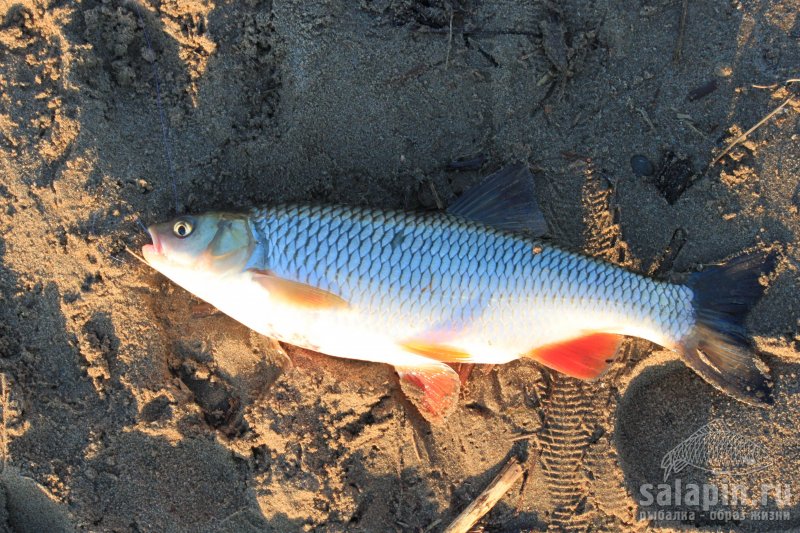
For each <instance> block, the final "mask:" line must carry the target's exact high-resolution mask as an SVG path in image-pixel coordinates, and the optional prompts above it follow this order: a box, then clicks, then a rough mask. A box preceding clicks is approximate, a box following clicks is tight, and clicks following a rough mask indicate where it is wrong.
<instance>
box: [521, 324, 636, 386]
mask: <svg viewBox="0 0 800 533" xmlns="http://www.w3.org/2000/svg"><path fill="white" fill-rule="evenodd" d="M622 339H623V336H622V335H614V334H611V333H591V334H589V335H584V336H582V337H577V338H574V339H570V340H567V341H563V342H558V343H553V344H547V345H544V346H539V347H538V348H535V349H534V350H533V351H531V352H530V353H529V354H528V357H531V358H533V359H535V360H536V361H538V362H540V363H541V364H543V365H545V366H546V367H549V368H552V369H553V370H557V371H558V372H561V373H562V374H566V375H568V376H572V377H574V378H580V379H589V380H591V379H597V378H598V377H600V376H601V375H602V374H603V372H605V371H606V369H607V368H608V366H609V365H610V364H611V362H612V361H613V360H614V356H615V354H616V353H617V350H618V349H619V345H620V343H621V342H622Z"/></svg>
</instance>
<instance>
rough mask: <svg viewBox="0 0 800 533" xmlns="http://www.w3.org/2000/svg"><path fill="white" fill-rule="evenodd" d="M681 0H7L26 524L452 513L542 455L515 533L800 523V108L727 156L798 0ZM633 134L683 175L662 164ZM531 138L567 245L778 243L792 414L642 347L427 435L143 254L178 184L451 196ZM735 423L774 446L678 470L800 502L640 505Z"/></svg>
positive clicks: (13, 400)
mask: <svg viewBox="0 0 800 533" xmlns="http://www.w3.org/2000/svg"><path fill="white" fill-rule="evenodd" d="M137 6H138V7H137ZM681 7H682V2H681V1H679V0H641V1H635V2H629V1H614V0H601V1H599V2H589V1H587V0H576V1H568V2H552V3H550V2H545V1H542V2H530V1H521V0H520V1H517V0H502V1H496V2H478V1H472V0H470V1H460V0H453V1H452V2H447V1H445V0H441V1H440V0H424V1H412V0H374V1H371V0H361V1H360V2H355V1H353V2H336V1H332V0H330V1H326V0H310V1H306V2H281V1H277V0H275V1H271V0H267V1H263V0H262V1H259V0H248V1H244V2H233V1H227V2H211V1H201V0H169V1H166V2H161V3H159V2H154V1H150V0H144V1H143V2H142V3H140V4H133V3H127V2H117V1H113V0H108V1H106V0H103V1H94V0H84V1H80V2H69V1H58V0H54V1H50V2H48V1H36V0H19V1H14V0H4V1H3V2H2V4H0V87H2V95H0V302H1V307H0V371H2V374H3V375H4V376H5V378H4V379H5V381H4V382H3V383H4V386H3V390H2V402H0V403H2V408H3V409H2V412H3V418H2V432H1V433H0V436H2V451H3V459H4V461H3V464H4V465H6V466H5V470H4V472H3V475H2V476H0V482H2V483H0V485H2V487H3V490H2V491H0V526H2V527H3V528H4V530H6V531H34V530H37V529H39V530H41V529H40V527H41V521H42V520H44V521H49V522H50V523H51V525H50V526H49V527H50V528H51V529H52V530H56V529H57V528H62V529H64V530H69V529H70V528H78V529H82V530H90V531H299V530H306V531H307V530H315V531H375V532H383V531H415V532H419V531H440V530H442V529H443V527H444V526H445V525H446V524H447V523H449V521H451V520H452V519H453V518H454V517H455V516H456V514H457V513H458V512H459V511H460V510H461V509H463V508H464V506H465V505H466V504H468V503H469V502H470V501H471V500H472V499H473V498H475V497H476V496H477V494H478V493H479V492H480V491H481V490H482V489H483V488H484V487H485V486H486V484H487V483H488V482H489V481H490V480H491V478H492V477H493V476H494V475H495V474H496V473H497V472H498V471H499V470H500V468H501V467H502V465H503V464H504V463H505V461H506V460H507V459H508V458H509V457H511V456H517V457H520V458H521V459H522V461H524V465H525V467H526V469H527V474H526V476H525V477H524V479H523V481H522V482H521V483H518V484H517V485H515V486H514V487H513V488H512V489H511V490H510V491H509V493H508V494H507V495H506V496H505V498H503V499H502V500H501V502H500V503H499V504H498V505H497V506H496V507H495V508H494V510H493V511H491V512H490V513H489V514H488V515H487V517H486V518H485V519H484V520H483V522H481V527H482V528H484V529H485V530H486V531H519V530H535V531H538V530H545V529H556V530H561V529H574V530H586V529H593V530H612V531H617V530H620V529H626V530H636V531H643V530H646V529H649V528H651V527H656V526H660V527H667V528H683V527H703V528H709V529H717V528H720V529H724V530H728V529H734V530H746V531H756V530H762V531H763V530H769V529H773V530H785V529H789V528H798V527H800V500H798V498H799V497H800V487H798V485H797V480H798V479H800V453H799V452H800V435H798V431H797V415H798V412H800V395H799V394H798V393H800V379H798V372H800V358H799V357H798V350H799V349H800V336H798V319H799V318H800V298H798V265H800V248H799V247H798V239H799V238H800V215H798V208H800V185H799V184H798V171H799V170H800V156H798V145H799V144H800V143H799V142H798V141H799V139H800V122H798V113H797V112H798V110H800V109H798V104H797V102H796V101H794V102H790V104H788V105H787V106H786V107H785V108H784V109H783V110H782V111H781V112H779V113H778V114H776V115H775V116H774V117H773V118H772V119H771V120H770V121H769V122H767V123H766V124H765V125H764V126H763V127H761V128H760V129H758V130H757V131H756V132H755V133H753V134H752V135H750V137H749V139H748V140H747V142H745V143H743V144H740V145H738V146H737V147H736V148H734V149H733V150H732V151H731V152H730V153H729V154H728V155H726V156H725V157H724V158H722V160H721V161H719V162H718V163H717V164H715V165H714V166H712V167H710V168H709V162H710V161H711V160H712V159H713V158H714V156H715V155H716V154H718V153H719V152H720V151H721V150H722V148H723V147H724V146H725V145H726V144H727V143H728V142H730V141H732V140H733V139H734V138H736V136H738V134H740V133H741V132H743V131H745V130H747V129H748V128H749V127H750V126H752V125H754V124H756V123H757V122H758V121H759V120H760V119H761V118H762V117H763V116H764V115H766V114H767V113H768V112H769V111H771V110H772V109H774V108H775V107H777V106H778V105H779V104H781V103H782V102H783V101H784V100H785V99H787V98H788V97H789V96H791V94H792V93H791V91H790V89H791V87H790V88H789V89H787V88H786V87H785V86H784V84H783V82H784V81H785V80H787V79H790V78H796V77H797V73H798V71H797V66H798V65H799V64H800V17H798V11H800V4H798V2H796V1H794V0H773V1H758V0H743V1H738V0H733V1H727V0H726V1H718V2H688V10H687V12H686V17H685V25H683V31H681V24H680V20H681V11H682V9H681ZM681 35H682V37H681ZM148 40H149V41H150V45H148ZM712 82H713V86H712V85H708V84H709V83H712ZM712 89H713V90H712ZM158 94H160V103H161V109H162V110H163V117H161V116H160V112H159V105H158V104H159V98H158V97H157V95H158ZM162 118H163V123H164V124H165V125H168V133H166V134H165V130H164V128H162ZM165 138H166V142H165ZM165 147H167V148H168V152H169V153H166V151H165ZM636 154H641V155H644V156H646V157H648V158H649V159H650V161H651V162H652V163H653V166H654V171H655V173H656V174H657V175H660V176H661V178H656V177H653V178H647V177H642V176H638V175H636V174H635V173H634V172H633V171H632V168H631V164H630V159H631V157H632V156H633V155H636ZM669 154H674V155H672V156H670V155H669ZM516 160H524V161H527V162H528V163H529V164H530V166H531V168H532V169H533V170H534V171H535V175H536V185H537V188H538V189H539V191H540V193H541V196H542V204H543V207H544V209H545V211H546V214H547V216H548V218H549V221H550V224H551V226H552V228H553V236H554V239H555V240H556V241H557V242H560V243H561V244H563V245H566V246H573V247H581V248H584V249H585V250H586V251H587V252H589V253H594V254H600V255H604V256H606V257H609V258H611V259H612V260H614V261H617V262H619V263H622V264H624V265H625V266H628V267H630V268H633V269H637V270H639V271H642V272H645V271H648V269H649V268H650V265H651V264H652V263H653V261H654V259H655V258H657V257H659V256H661V255H662V253H663V251H664V249H665V248H666V247H668V245H669V243H670V240H671V238H672V237H673V234H674V233H675V231H676V230H678V229H681V230H683V232H684V235H685V244H684V245H683V247H682V248H680V247H679V246H677V245H675V246H673V249H675V250H678V249H679V253H678V254H677V256H675V257H674V261H672V260H668V261H667V264H666V265H665V269H666V270H670V271H674V272H681V271H687V270H691V269H693V268H697V267H699V266H700V265H703V264H707V263H710V262H714V261H717V260H720V259H723V258H725V257H728V256H730V255H732V254H735V253H738V252H740V251H742V250H748V249H764V248H767V247H771V246H774V247H776V248H778V249H779V250H781V254H782V261H781V263H780V265H779V267H778V270H777V272H776V274H775V275H774V276H772V278H771V279H770V280H769V284H770V288H769V291H768V293H767V296H766V297H765V299H764V300H763V301H762V303H761V304H760V305H759V306H758V307H757V309H756V311H755V312H754V313H753V315H752V319H751V320H750V325H751V329H752V331H753V334H754V336H755V339H756V342H757V345H758V347H759V349H760V351H761V352H762V353H763V354H764V360H765V361H766V362H767V364H768V365H769V366H770V367H771V368H772V371H773V374H774V377H775V397H776V402H775V405H774V407H772V408H770V409H759V408H755V407H748V406H745V405H742V404H740V403H737V402H736V401H733V400H731V399H729V398H727V397H726V396H724V395H722V394H720V393H718V392H717V391H716V390H714V389H712V388H711V387H709V386H707V385H706V384H705V383H704V382H703V381H702V380H700V379H699V378H697V377H696V376H695V375H694V373H693V372H691V371H690V370H687V369H686V368H685V367H684V366H683V364H682V363H680V362H678V361H677V359H676V357H675V356H674V355H673V354H670V353H666V352H664V351H660V350H658V348H656V347H653V346H651V345H649V344H647V343H644V342H631V343H629V344H628V345H626V348H625V350H624V357H623V360H622V361H620V362H619V363H616V364H615V366H614V367H613V369H612V371H611V372H610V373H609V375H608V376H606V377H605V378H604V379H603V380H602V381H600V382H598V383H594V384H587V383H581V382H578V381H575V380H572V379H568V378H565V377H563V376H560V375H557V374H555V373H552V372H548V371H546V370H543V369H542V368H540V367H538V366H536V365H535V364H534V363H532V362H517V363H512V364H509V365H506V366H504V367H502V368H494V369H491V370H486V369H481V368H476V369H475V371H474V372H473V373H472V376H471V377H470V379H469V381H468V383H467V386H466V388H465V390H464V392H463V394H462V396H463V397H462V398H461V402H460V406H459V408H458V410H457V412H456V413H455V415H454V416H452V418H451V419H450V420H449V421H448V422H447V424H445V425H442V426H436V427H431V426H429V425H428V424H427V423H425V422H424V421H423V420H422V419H420V417H419V416H418V415H417V414H416V413H415V412H414V411H413V409H412V408H411V407H410V406H409V405H408V403H407V402H406V400H404V399H403V398H402V396H401V394H400V392H399V387H398V383H397V380H396V377H395V375H394V374H393V372H392V371H391V369H390V368H388V367H384V366H380V365H375V364H366V363H359V362H353V361H346V360H334V359H332V358H326V357H324V356H321V355H318V354H313V353H308V352H302V351H299V350H297V349H291V348H290V347H287V351H288V353H289V355H290V357H291V359H292V360H293V365H292V366H290V367H285V365H284V363H283V360H282V359H281V357H280V354H279V353H278V352H277V351H276V350H275V348H274V347H273V346H272V345H271V343H270V342H269V341H268V340H267V339H264V338H261V337H259V336H257V335H255V334H254V333H251V332H249V331H248V330H246V329H245V328H244V327H242V326H240V325H238V324H237V323H235V322H234V321H232V320H231V319H229V318H227V317H225V316H221V315H219V314H218V313H214V311H213V310H212V309H209V308H208V307H207V306H204V305H202V304H201V302H199V301H197V300H196V299H194V298H193V297H192V296H190V295H189V294H187V293H186V292H184V291H183V290H180V289H179V288H177V287H175V286H174V285H172V284H171V283H168V282H167V281H166V280H165V279H164V278H163V277H161V276H160V275H158V274H156V273H155V272H153V271H152V270H150V269H148V268H147V267H146V266H144V265H141V264H139V263H138V262H136V261H135V260H134V259H133V258H132V257H131V256H130V255H129V254H127V253H126V252H125V246H130V247H136V246H139V245H141V244H143V243H144V242H145V240H146V238H145V235H144V233H143V231H142V230H141V228H140V226H139V224H138V223H137V221H142V222H144V223H145V224H149V223H153V222H158V221H161V220H164V219H168V218H171V217H172V216H174V214H175V212H176V210H178V211H180V212H183V211H203V210H208V209H223V208H224V209H231V208H246V207H250V206H252V205H257V204H262V203H270V202H278V201H285V200H303V201H335V202H349V203H355V204H363V205H371V206H376V207H401V208H407V209H427V208H435V207H436V203H437V197H436V196H438V199H439V200H440V201H441V202H443V203H444V204H447V203H449V202H450V201H452V199H453V198H455V197H456V196H457V195H458V194H460V193H461V192H462V191H463V190H464V189H465V188H467V187H468V186H469V185H471V184H473V183H475V182H477V181H478V180H479V179H480V177H481V176H482V175H486V174H488V173H490V172H492V171H494V170H496V169H498V168H500V167H501V166H502V165H504V164H506V163H509V162H512V161H516ZM453 162H456V164H453ZM681 180H684V181H685V183H686V184H687V185H688V188H687V189H686V191H685V192H683V194H681V195H679V197H678V198H675V201H674V203H669V202H668V201H666V196H669V194H677V193H676V189H675V187H676V184H677V183H680V182H681ZM657 183H664V184H666V185H665V186H664V187H662V189H664V190H663V191H660V190H659V188H658V187H657V186H656V185H657ZM433 191H435V192H436V196H435V195H434V192H433ZM663 192H666V193H667V194H666V196H665V194H663ZM678 192H679V191H678ZM679 233H680V232H679ZM678 240H680V239H678ZM673 244H675V243H673ZM678 244H680V243H679V242H678ZM666 267H669V268H666ZM665 269H662V272H663V271H664V270H665ZM708 423H713V424H717V425H718V424H722V426H721V427H725V428H727V429H726V430H725V432H727V433H725V432H723V433H725V434H726V435H728V436H730V435H737V436H739V437H741V439H742V440H741V442H740V443H739V445H738V446H739V448H735V449H734V451H735V452H736V453H739V454H740V455H741V454H742V453H744V452H742V443H745V444H746V446H745V448H747V449H756V448H758V449H762V448H761V447H763V449H765V450H766V454H767V456H768V458H766V459H765V458H764V457H759V458H758V461H759V464H763V465H764V466H765V468H762V469H761V470H759V471H757V472H749V471H748V472H741V471H736V472H733V473H731V474H724V475H723V474H718V473H714V472H709V471H706V470H702V469H701V468H696V467H694V466H687V467H686V468H685V469H684V470H683V471H681V472H679V473H676V474H673V476H672V477H671V478H670V479H669V481H668V483H671V484H673V485H671V486H674V483H675V480H676V478H679V479H680V481H681V482H682V483H683V484H684V486H685V485H686V484H689V483H701V484H702V483H704V484H707V485H708V484H713V485H715V486H720V485H722V484H726V483H738V484H742V485H744V486H746V487H748V488H749V490H753V491H755V490H757V487H761V486H762V485H763V484H772V485H774V486H776V487H779V488H783V487H787V486H788V488H789V491H790V496H789V497H786V493H785V491H784V493H783V495H782V497H781V495H779V494H777V493H775V492H774V491H773V492H769V491H768V492H769V494H768V497H767V498H765V499H764V500H763V501H761V499H760V498H755V497H754V498H751V500H750V501H747V502H744V503H743V504H741V505H738V506H731V505H729V506H725V505H713V506H712V508H711V510H714V509H716V510H729V511H730V510H738V511H741V510H745V511H752V510H760V511H778V512H779V514H778V518H779V520H776V519H774V518H775V516H773V519H772V520H769V519H767V520H762V519H753V518H752V516H748V517H745V518H744V519H743V520H742V519H733V520H731V519H730V517H729V519H728V520H727V521H726V520H722V521H720V520H719V519H718V518H715V517H714V516H713V515H712V514H711V513H710V511H708V512H703V510H702V509H701V508H699V506H698V505H693V504H691V503H686V502H684V503H683V504H681V505H677V504H675V502H674V501H673V502H672V503H671V504H670V505H662V504H652V505H650V506H648V505H647V504H646V503H643V496H642V487H643V486H644V485H647V484H658V483H661V482H662V481H663V476H664V471H663V470H662V468H661V461H662V457H663V456H664V455H665V454H666V453H667V452H668V451H669V450H671V449H673V448H674V447H675V446H677V445H679V444H680V443H681V442H682V441H683V440H684V439H686V438H688V437H689V436H691V435H692V434H693V433H695V431H697V430H698V429H700V428H701V427H703V426H704V425H706V424H708ZM715 427H717V426H715ZM712 440H713V439H712ZM718 440H719V439H718ZM720 442H721V441H720ZM720 442H716V441H714V442H711V441H708V442H706V441H703V446H704V449H707V450H711V451H709V452H708V454H711V452H712V451H713V450H714V449H715V447H717V448H718V447H720V446H723V444H724V443H720ZM737 450H738V451H737ZM736 453H734V455H736ZM706 459H707V457H706ZM695 462H697V461H695ZM704 464H705V466H706V467H708V464H706V463H702V461H700V464H699V465H695V466H701V467H702V466H703V465H704ZM34 493H35V494H34ZM648 510H650V511H658V510H662V511H663V510H692V511H696V513H695V514H693V515H692V516H691V517H678V519H677V520H668V519H666V518H665V517H664V516H662V517H661V518H658V517H656V518H651V519H647V518H645V519H642V518H641V516H640V513H641V512H642V511H648ZM784 513H786V514H784ZM734 518H735V517H734Z"/></svg>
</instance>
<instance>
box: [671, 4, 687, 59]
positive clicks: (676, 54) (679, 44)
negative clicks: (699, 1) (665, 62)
mask: <svg viewBox="0 0 800 533" xmlns="http://www.w3.org/2000/svg"><path fill="white" fill-rule="evenodd" d="M688 14H689V0H683V3H682V4H681V19H680V22H679V25H678V40H677V41H676V42H675V50H674V51H673V52H672V61H673V62H675V63H677V62H678V61H680V60H681V55H682V54H683V38H684V36H685V35H686V17H687V15H688Z"/></svg>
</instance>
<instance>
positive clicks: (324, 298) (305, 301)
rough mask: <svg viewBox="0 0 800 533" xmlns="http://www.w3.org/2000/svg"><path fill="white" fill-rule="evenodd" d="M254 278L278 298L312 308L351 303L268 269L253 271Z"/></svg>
mask: <svg viewBox="0 0 800 533" xmlns="http://www.w3.org/2000/svg"><path fill="white" fill-rule="evenodd" d="M253 280H254V281H256V282H257V283H259V284H260V285H261V286H262V287H264V288H265V289H267V291H269V293H270V295H271V296H272V297H274V298H276V299H278V300H282V301H284V302H286V303H289V304H292V305H296V306H298V307H304V308H312V309H336V308H342V309H344V308H347V307H349V306H350V304H348V303H347V301H346V300H344V299H342V298H341V297H340V296H337V295H335V294H333V293H332V292H328V291H325V290H322V289H320V288H317V287H314V286H312V285H306V284H305V283H301V282H299V281H292V280H289V279H285V278H281V277H278V276H276V275H275V274H273V273H272V272H269V271H266V270H257V271H255V270H254V271H253Z"/></svg>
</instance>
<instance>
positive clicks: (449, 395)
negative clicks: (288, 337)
mask: <svg viewBox="0 0 800 533" xmlns="http://www.w3.org/2000/svg"><path fill="white" fill-rule="evenodd" d="M395 369H396V370H397V374H398V375H399V376H400V388H401V389H402V390H403V393H405V395H406V397H407V398H408V399H409V401H411V403H413V404H414V407H416V408H417V410H419V412H420V414H421V415H422V416H423V417H424V418H425V420H427V421H428V422H430V423H431V424H437V423H440V422H443V421H444V420H445V419H446V418H447V417H448V416H449V415H450V414H451V413H452V412H453V411H454V410H455V408H456V405H458V392H459V390H460V387H461V380H460V379H459V377H458V374H456V372H455V370H453V369H452V368H450V367H449V366H447V365H445V364H443V363H430V364H426V365H425V366H398V367H395Z"/></svg>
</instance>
